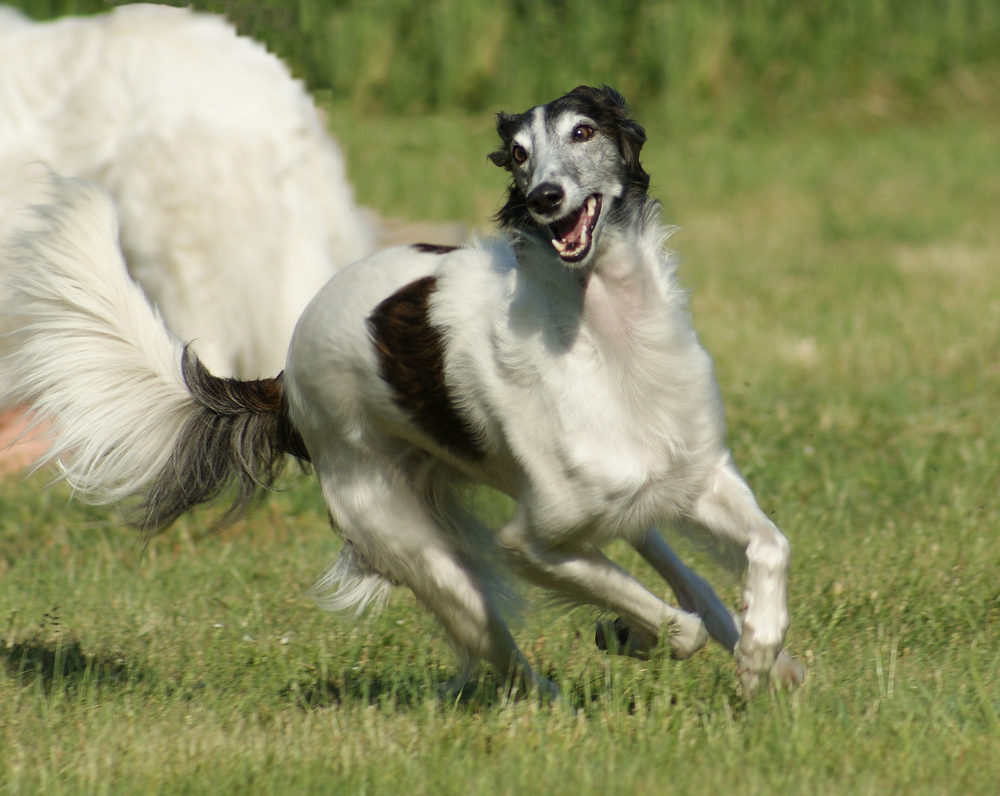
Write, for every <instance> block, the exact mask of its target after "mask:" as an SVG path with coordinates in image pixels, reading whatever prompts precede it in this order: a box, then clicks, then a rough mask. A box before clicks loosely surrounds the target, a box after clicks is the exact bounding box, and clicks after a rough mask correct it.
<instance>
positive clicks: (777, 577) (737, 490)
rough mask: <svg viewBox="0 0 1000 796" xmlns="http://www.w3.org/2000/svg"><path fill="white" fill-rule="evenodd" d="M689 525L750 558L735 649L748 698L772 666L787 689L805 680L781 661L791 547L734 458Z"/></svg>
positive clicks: (720, 469)
mask: <svg viewBox="0 0 1000 796" xmlns="http://www.w3.org/2000/svg"><path fill="white" fill-rule="evenodd" d="M685 524H686V525H688V526H689V530H691V531H693V532H695V533H705V532H707V533H708V534H710V535H712V536H714V537H715V538H717V539H719V540H721V541H723V542H724V543H726V544H728V545H730V546H732V547H734V548H735V549H737V550H739V551H741V552H742V553H743V555H744V556H745V558H746V565H747V568H746V579H745V582H744V587H743V605H742V616H741V617H740V618H739V620H738V625H739V631H740V635H739V640H738V641H737V642H736V644H735V646H734V648H733V655H734V657H735V658H736V667H737V674H738V675H739V678H740V682H741V683H742V685H743V690H744V694H745V696H746V697H747V698H749V697H750V696H752V695H753V693H754V692H755V691H756V690H757V688H758V687H759V685H760V683H761V681H762V680H766V679H767V676H768V674H769V673H770V672H771V671H772V668H774V674H775V675H776V677H777V678H779V681H780V682H782V684H783V685H796V684H798V683H799V682H801V681H802V678H803V676H804V672H803V670H802V668H801V667H800V666H799V665H798V664H797V663H795V662H794V661H793V660H791V658H788V657H787V656H783V657H781V658H780V659H779V654H780V652H781V648H782V645H783V644H784V640H785V633H786V631H787V630H788V607H787V593H788V569H789V563H790V560H791V549H790V547H789V544H788V540H787V539H786V538H785V537H784V535H783V534H782V533H781V531H779V530H778V528H777V527H776V526H775V525H774V523H773V522H771V521H770V520H769V519H768V518H767V516H766V515H765V514H764V513H763V512H762V511H761V510H760V508H759V507H758V506H757V502H756V500H754V497H753V493H752V492H751V491H750V487H748V486H747V484H746V482H745V481H744V480H743V479H742V478H741V477H740V475H739V473H737V472H736V468H735V467H733V465H732V463H731V462H730V461H729V460H728V457H727V458H726V460H724V461H723V462H721V463H720V464H719V465H718V466H717V467H716V468H715V470H714V471H713V472H712V473H711V474H710V475H709V477H708V479H707V481H706V483H705V487H704V489H703V491H702V493H701V495H700V497H699V498H698V499H697V500H696V501H695V504H694V506H693V508H692V511H691V514H690V516H689V517H688V522H687V523H685ZM776 662H777V663H778V665H777V667H776V668H775V664H776Z"/></svg>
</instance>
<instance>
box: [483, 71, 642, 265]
mask: <svg viewBox="0 0 1000 796" xmlns="http://www.w3.org/2000/svg"><path fill="white" fill-rule="evenodd" d="M497 132H498V133H499V134H500V147H499V148H498V149H497V150H496V151H495V152H493V153H492V154H491V155H490V160H492V161H493V162H494V163H495V164H496V165H498V166H501V167H502V168H505V169H507V170H508V171H510V173H511V175H512V177H513V180H512V182H511V185H510V186H509V188H508V196H507V203H506V204H505V205H504V207H503V208H502V209H501V210H500V212H499V213H498V214H497V218H498V220H499V221H500V223H501V224H502V225H503V226H507V227H515V228H521V229H523V228H529V227H536V228H537V229H539V230H540V231H541V232H543V233H544V234H546V235H547V236H548V238H549V240H550V241H551V243H552V247H553V248H554V249H555V251H556V254H558V255H559V257H560V259H562V261H563V262H565V263H567V264H569V265H573V266H583V265H586V264H587V263H588V262H589V261H590V259H591V257H592V256H593V253H594V250H595V242H596V241H597V240H598V238H599V236H600V234H601V230H602V229H603V228H604V226H605V224H606V223H607V222H608V220H609V219H612V220H613V219H614V217H615V215H616V214H617V215H620V214H621V213H622V211H623V210H624V208H625V206H626V204H627V202H628V200H629V199H630V198H633V197H635V196H636V194H638V195H641V196H645V192H646V189H647V187H648V185H649V176H648V175H647V174H646V172H645V171H643V169H642V166H641V165H640V164H639V150H640V149H641V148H642V145H643V143H644V142H645V140H646V134H645V131H644V130H643V129H642V127H640V126H639V125H638V124H637V123H636V122H635V121H634V120H632V119H631V118H630V117H629V115H628V108H627V106H626V105H625V101H624V99H622V96H621V95H620V94H619V93H618V92H616V91H614V90H613V89H610V88H608V87H607V86H605V87H603V88H599V89H598V88H590V87H589V86H579V87H578V88H575V89H573V91H571V92H570V93H569V94H566V95H564V96H562V97H560V98H559V99H557V100H554V101H553V102H550V103H549V104H548V105H539V106H538V107H535V108H532V109H531V110H529V111H526V112H525V113H521V114H517V115H509V114H505V113H500V114H498V115H497Z"/></svg>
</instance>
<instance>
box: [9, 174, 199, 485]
mask: <svg viewBox="0 0 1000 796" xmlns="http://www.w3.org/2000/svg"><path fill="white" fill-rule="evenodd" d="M51 195H52V204H47V205H42V206H40V207H39V208H38V209H37V212H38V214H39V216H38V218H31V217H29V216H24V218H23V224H24V225H29V227H28V229H22V230H21V231H20V235H18V234H17V233H15V232H12V233H11V237H10V238H8V239H7V240H4V241H0V279H2V282H3V285H4V287H5V289H6V290H5V295H4V296H3V303H2V306H0V315H3V316H5V317H6V318H7V319H8V323H9V325H10V326H12V327H13V331H11V332H9V333H8V340H7V345H6V346H5V347H6V348H7V349H8V351H9V353H8V354H7V356H6V358H5V360H4V365H3V367H4V373H5V380H4V384H3V389H2V395H3V403H4V404H5V405H13V406H18V405H29V406H31V408H32V410H33V412H34V413H35V415H36V416H37V417H38V418H45V419H50V420H51V421H52V424H53V426H52V429H51V431H50V432H49V433H51V435H52V438H53V441H54V445H53V447H52V448H51V450H50V452H49V456H48V459H49V460H52V461H54V462H56V463H57V464H58V466H59V468H60V469H61V471H62V475H63V477H64V478H65V479H66V480H67V481H68V482H69V483H70V484H71V485H72V487H73V488H74V489H75V490H77V491H78V492H80V494H81V496H82V497H84V498H85V499H86V500H89V501H94V502H101V503H108V502H116V501H119V500H122V499H124V498H126V497H129V496H131V495H133V494H135V492H136V491H137V490H138V489H139V488H141V486H142V485H144V484H146V483H148V481H149V480H150V479H151V478H152V477H153V476H154V475H155V474H156V473H157V472H159V471H160V470H162V468H163V467H164V466H165V464H166V462H167V461H168V460H169V458H170V456H171V453H172V451H173V449H174V447H175V445H176V443H177V438H178V435H179V434H180V431H181V428H182V427H183V424H184V422H185V421H186V420H187V418H188V417H189V416H190V414H191V412H192V402H191V396H190V394H189V393H188V390H187V388H186V386H185V384H184V380H183V378H182V375H181V369H180V362H181V352H182V346H181V344H180V342H179V341H177V340H176V339H174V338H173V337H171V336H170V334H169V333H168V332H167V331H166V329H165V328H164V326H163V323H162V321H161V319H160V317H159V316H158V314H157V313H156V312H155V311H154V310H153V309H152V308H151V307H150V305H149V303H148V300H147V299H146V297H145V295H144V294H143V292H142V290H141V289H140V288H139V286H138V285H137V284H135V283H134V282H132V281H131V280H130V279H129V278H128V276H127V272H126V269H125V263H124V261H123V259H122V256H121V252H120V250H119V249H118V246H117V240H118V223H117V218H116V215H115V212H114V208H113V206H112V204H111V202H110V201H109V199H108V197H107V196H106V195H105V194H103V193H102V192H100V191H98V190H97V189H96V188H94V187H90V186H87V185H85V184H82V183H78V182H75V181H72V180H66V179H61V178H55V177H54V178H53V179H52V183H51ZM31 227H34V228H33V229H32V228H31ZM40 264H44V267H39V266H40Z"/></svg>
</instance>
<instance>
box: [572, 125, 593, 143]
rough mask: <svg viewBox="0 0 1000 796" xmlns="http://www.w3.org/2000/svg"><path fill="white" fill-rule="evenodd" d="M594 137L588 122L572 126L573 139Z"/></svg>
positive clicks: (582, 139) (583, 139) (580, 139)
mask: <svg viewBox="0 0 1000 796" xmlns="http://www.w3.org/2000/svg"><path fill="white" fill-rule="evenodd" d="M593 137H594V128H593V127H591V126H590V125H589V124H578V125H577V126H576V127H574V128H573V140H574V141H588V140H589V139H591V138H593Z"/></svg>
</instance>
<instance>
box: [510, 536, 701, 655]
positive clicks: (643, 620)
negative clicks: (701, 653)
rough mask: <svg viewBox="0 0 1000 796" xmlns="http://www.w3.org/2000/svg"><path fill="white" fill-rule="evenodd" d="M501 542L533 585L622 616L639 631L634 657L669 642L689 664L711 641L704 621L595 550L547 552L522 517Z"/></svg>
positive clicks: (551, 549) (634, 637)
mask: <svg viewBox="0 0 1000 796" xmlns="http://www.w3.org/2000/svg"><path fill="white" fill-rule="evenodd" d="M498 540H499V542H500V544H501V546H502V547H503V548H504V549H505V551H506V552H507V555H508V558H509V560H510V561H511V563H512V565H513V566H514V567H515V568H516V569H517V570H518V571H519V572H520V574H522V575H523V576H524V577H525V578H527V579H528V580H530V581H531V582H532V583H535V584H536V585H538V586H541V587H542V588H545V589H548V590H549V591H551V592H553V593H555V594H556V595H557V596H559V597H561V598H565V599H568V600H570V601H572V602H576V603H582V604H586V605H595V606H597V607H599V608H605V609H608V610H611V611H614V612H615V613H618V614H621V615H622V617H624V619H625V622H626V623H627V624H628V626H629V628H630V629H631V630H633V631H639V632H638V634H633V635H632V644H634V645H637V647H638V648H635V649H633V650H631V652H632V653H633V654H634V653H637V652H638V653H644V652H646V651H648V650H647V649H645V648H648V647H652V646H655V645H656V644H657V642H658V641H661V640H666V642H667V643H668V645H669V647H670V653H671V655H672V656H673V657H675V658H678V659H681V660H683V659H685V658H688V657H690V656H691V655H693V654H694V653H695V652H697V651H698V650H699V649H701V648H702V647H703V646H704V644H705V641H706V640H707V638H708V634H707V633H706V631H705V625H704V624H703V623H702V621H701V619H700V618H699V617H698V616H696V615H694V614H691V613H688V612H686V611H681V610H678V609H677V608H674V607H673V606H670V605H667V604H666V603H665V602H663V601H662V600H661V599H659V598H658V597H656V596H655V595H654V594H652V593H651V592H649V591H648V590H647V589H646V588H645V587H644V586H643V585H642V584H641V583H639V581H637V580H636V579H635V578H633V577H632V576H631V575H629V574H628V573H627V572H625V570H623V569H622V568H621V567H619V566H618V565H617V564H615V563H614V562H612V561H611V560H610V559H609V558H608V557H607V556H605V555H604V554H603V553H602V552H600V551H599V550H597V549H596V548H594V547H592V546H590V545H580V546H573V547H569V546H566V545H563V546H555V547H545V546H544V545H542V544H540V543H538V542H537V541H534V540H533V539H532V538H531V534H530V531H529V530H527V529H526V527H525V525H524V524H522V523H521V522H520V521H519V519H518V518H517V517H515V518H514V519H513V520H512V521H511V522H510V523H508V524H507V525H506V526H505V527H504V528H503V529H502V530H501V531H500V534H499V536H498ZM600 637H601V633H600V631H599V633H598V638H599V639H600Z"/></svg>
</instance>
